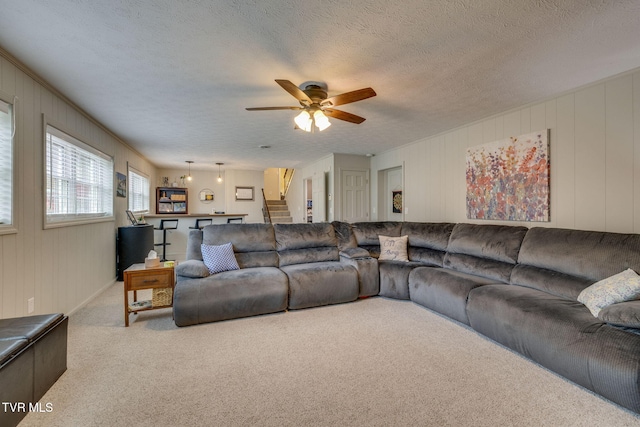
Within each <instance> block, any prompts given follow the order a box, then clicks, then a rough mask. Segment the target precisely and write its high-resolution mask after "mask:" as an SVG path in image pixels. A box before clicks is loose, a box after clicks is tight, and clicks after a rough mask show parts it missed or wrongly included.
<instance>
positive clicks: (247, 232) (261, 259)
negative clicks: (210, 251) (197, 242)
mask: <svg viewBox="0 0 640 427" xmlns="http://www.w3.org/2000/svg"><path fill="white" fill-rule="evenodd" d="M196 231H197V230H196ZM192 233H193V232H192ZM189 240H191V233H190V234H189ZM202 243H203V244H205V245H223V244H225V243H232V244H233V252H234V253H235V256H236V260H237V261H238V265H239V266H240V268H251V267H277V266H278V254H277V253H276V240H275V236H274V233H273V226H272V225H271V224H214V225H207V226H206V227H204V229H203V230H202ZM188 246H189V247H190V246H191V243H189V245H188ZM200 259H202V254H200Z"/></svg>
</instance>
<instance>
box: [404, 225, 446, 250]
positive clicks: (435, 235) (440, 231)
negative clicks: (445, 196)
mask: <svg viewBox="0 0 640 427" xmlns="http://www.w3.org/2000/svg"><path fill="white" fill-rule="evenodd" d="M454 226H455V224H452V223H446V222H442V223H439V222H433V223H432V222H403V223H402V228H401V232H400V234H401V235H403V236H404V235H407V236H409V243H408V245H409V247H414V248H429V249H435V250H438V251H442V252H444V251H446V250H447V245H448V244H449V238H450V237H451V232H452V231H453V227H454Z"/></svg>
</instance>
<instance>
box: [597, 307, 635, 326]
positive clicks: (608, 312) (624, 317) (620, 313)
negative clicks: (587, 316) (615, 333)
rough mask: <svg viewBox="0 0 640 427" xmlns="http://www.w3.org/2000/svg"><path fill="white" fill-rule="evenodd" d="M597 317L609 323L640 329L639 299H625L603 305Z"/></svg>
mask: <svg viewBox="0 0 640 427" xmlns="http://www.w3.org/2000/svg"><path fill="white" fill-rule="evenodd" d="M598 319H600V320H602V321H603V322H606V323H609V324H611V325H616V326H623V327H626V328H635V329H640V301H639V300H635V301H626V302H620V303H617V304H611V305H609V306H607V307H604V308H603V309H602V310H600V312H599V313H598Z"/></svg>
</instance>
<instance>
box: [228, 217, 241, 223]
mask: <svg viewBox="0 0 640 427" xmlns="http://www.w3.org/2000/svg"><path fill="white" fill-rule="evenodd" d="M232 222H239V223H242V218H227V224H231V223H232Z"/></svg>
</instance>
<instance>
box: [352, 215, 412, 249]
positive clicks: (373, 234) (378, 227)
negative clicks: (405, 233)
mask: <svg viewBox="0 0 640 427" xmlns="http://www.w3.org/2000/svg"><path fill="white" fill-rule="evenodd" d="M401 228H402V223H400V222H395V221H381V222H355V223H353V224H351V229H352V231H353V235H354V236H355V238H356V242H357V243H358V246H364V247H365V249H367V250H368V248H367V246H380V239H378V236H379V235H381V234H382V235H383V236H391V237H398V236H400V230H401Z"/></svg>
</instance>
